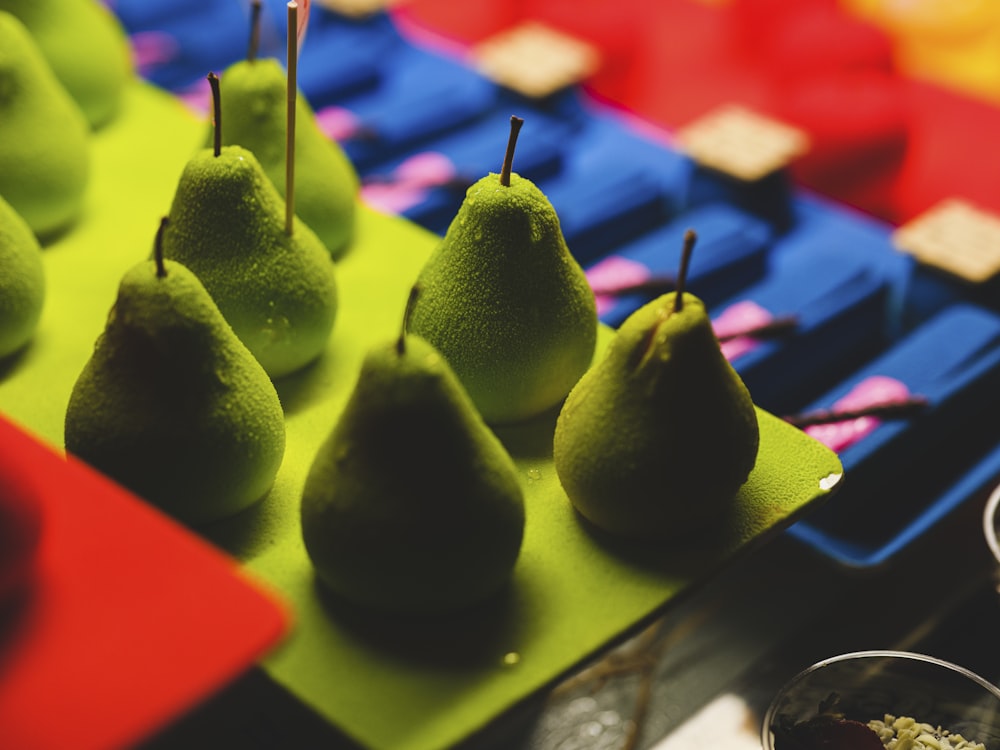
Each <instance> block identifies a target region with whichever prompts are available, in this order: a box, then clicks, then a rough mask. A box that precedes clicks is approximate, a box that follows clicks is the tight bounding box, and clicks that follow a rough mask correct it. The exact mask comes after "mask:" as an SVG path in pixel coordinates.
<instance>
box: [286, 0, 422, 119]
mask: <svg viewBox="0 0 1000 750" xmlns="http://www.w3.org/2000/svg"><path fill="white" fill-rule="evenodd" d="M271 5H272V8H271V13H272V14H274V15H276V16H278V17H279V18H280V21H278V20H277V19H276V25H277V26H278V27H279V28H281V29H284V28H285V26H286V24H285V17H286V16H285V14H286V13H287V10H286V3H284V2H281V3H277V4H276V3H274V2H273V0H272V2H271ZM410 48H411V47H410V46H409V45H408V44H407V43H406V42H405V41H404V40H403V38H402V37H401V36H400V35H399V32H398V31H397V30H396V27H395V25H393V23H392V20H391V19H390V17H389V16H388V14H386V13H376V14H373V15H371V16H369V17H367V18H364V19H351V18H345V17H343V16H341V15H338V14H336V13H333V12H332V11H329V10H326V9H325V8H323V7H322V6H321V5H320V4H319V3H313V5H312V10H311V12H310V18H309V28H308V29H307V31H306V39H305V43H304V44H303V45H302V49H301V50H300V51H299V63H298V83H299V88H300V89H301V90H302V93H303V94H304V95H305V96H306V98H307V99H308V100H309V102H310V103H311V104H312V105H313V108H319V107H321V106H323V105H325V104H329V103H331V102H334V101H340V100H342V99H345V98H347V97H349V96H354V95H357V94H360V93H361V92H363V91H368V90H371V89H373V88H375V87H376V86H378V85H379V83H380V81H381V80H382V77H383V76H384V75H385V68H386V66H387V61H393V60H395V58H396V56H397V54H398V53H399V52H400V51H401V50H403V49H410ZM280 56H281V58H282V59H284V57H285V55H284V54H281V55H280Z"/></svg>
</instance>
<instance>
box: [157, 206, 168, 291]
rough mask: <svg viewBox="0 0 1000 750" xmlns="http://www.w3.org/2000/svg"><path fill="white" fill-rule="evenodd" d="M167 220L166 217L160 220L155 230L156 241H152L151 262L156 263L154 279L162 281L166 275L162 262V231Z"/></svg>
mask: <svg viewBox="0 0 1000 750" xmlns="http://www.w3.org/2000/svg"><path fill="white" fill-rule="evenodd" d="M168 221H169V220H168V219H167V217H166V216H164V217H163V218H162V219H160V226H159V227H158V228H157V230H156V239H155V240H153V260H154V261H156V278H158V279H163V278H166V275H167V266H166V264H164V262H163V230H164V229H166V228H167V222H168Z"/></svg>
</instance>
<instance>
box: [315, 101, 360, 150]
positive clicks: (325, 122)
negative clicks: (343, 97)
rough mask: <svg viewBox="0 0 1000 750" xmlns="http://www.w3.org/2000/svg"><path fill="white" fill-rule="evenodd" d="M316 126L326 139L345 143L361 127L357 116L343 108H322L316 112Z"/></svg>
mask: <svg viewBox="0 0 1000 750" xmlns="http://www.w3.org/2000/svg"><path fill="white" fill-rule="evenodd" d="M316 124H317V125H319V129H320V130H322V131H323V134H324V135H326V137H327V138H330V139H331V140H334V141H346V140H347V139H348V138H351V137H352V136H354V134H355V133H357V132H358V128H359V127H360V126H361V122H360V121H359V120H358V117H357V115H355V114H354V113H353V112H351V111H350V110H349V109H344V108H343V107H337V106H333V105H331V106H329V107H323V108H322V109H320V110H319V111H318V112H316Z"/></svg>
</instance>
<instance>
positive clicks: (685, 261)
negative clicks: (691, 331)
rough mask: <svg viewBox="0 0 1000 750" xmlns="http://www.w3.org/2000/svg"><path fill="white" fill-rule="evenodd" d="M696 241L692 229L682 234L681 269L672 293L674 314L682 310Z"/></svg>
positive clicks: (696, 238) (696, 237)
mask: <svg viewBox="0 0 1000 750" xmlns="http://www.w3.org/2000/svg"><path fill="white" fill-rule="evenodd" d="M697 241H698V235H697V234H695V231H694V230H693V229H689V230H687V231H686V232H685V233H684V249H683V250H682V251H681V267H680V270H679V271H678V272H677V291H676V292H675V293H674V294H675V296H674V312H675V313H679V312H680V311H681V310H683V309H684V286H685V285H686V284H687V275H688V266H689V265H690V263H691V253H692V252H693V251H694V245H695V243H696V242H697Z"/></svg>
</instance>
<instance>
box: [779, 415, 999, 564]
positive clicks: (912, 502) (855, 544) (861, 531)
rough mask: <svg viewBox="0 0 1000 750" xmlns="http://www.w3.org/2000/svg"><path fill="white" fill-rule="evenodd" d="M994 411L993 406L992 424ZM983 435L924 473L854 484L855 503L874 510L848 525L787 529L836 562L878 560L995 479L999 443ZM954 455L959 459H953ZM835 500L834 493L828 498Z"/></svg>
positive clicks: (892, 555)
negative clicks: (888, 499) (883, 504)
mask: <svg viewBox="0 0 1000 750" xmlns="http://www.w3.org/2000/svg"><path fill="white" fill-rule="evenodd" d="M998 416H1000V415H998V414H997V409H996V408H994V409H993V410H992V420H993V424H994V425H995V424H996V420H997V417H998ZM984 437H985V436H984V434H983V431H982V430H980V431H978V432H977V434H976V435H975V440H974V441H972V442H970V441H968V440H964V439H963V441H962V446H961V450H960V451H953V452H952V453H950V454H949V453H946V452H942V454H941V455H938V456H935V458H934V460H933V461H928V462H927V463H925V464H923V466H924V467H925V468H926V469H928V471H926V472H919V471H915V472H909V473H906V474H903V475H902V476H897V475H895V474H893V475H890V476H886V477H883V478H882V480H881V481H876V482H872V483H869V485H868V486H867V487H863V488H858V489H857V493H856V494H857V496H858V498H857V499H856V500H854V501H853V502H854V503H855V504H856V505H859V506H860V505H862V504H865V503H866V502H868V501H869V500H870V501H871V502H872V503H873V505H874V507H875V508H876V510H877V511H879V512H877V513H874V514H872V515H871V516H870V517H864V518H863V520H862V521H860V522H859V523H858V524H857V525H855V526H854V527H852V528H849V529H846V530H844V529H841V530H833V529H828V528H825V527H824V526H823V525H821V524H820V525H817V524H814V523H813V522H811V521H800V522H799V523H797V524H795V525H794V526H792V527H791V528H789V529H788V534H789V535H790V536H792V537H794V538H796V539H798V540H799V541H801V542H804V543H805V544H807V545H808V546H810V547H811V548H812V549H813V550H814V551H815V552H817V553H819V554H822V555H823V556H825V557H827V558H829V559H832V560H834V561H835V562H837V563H839V564H841V565H845V566H848V567H852V568H858V569H868V568H873V567H876V566H879V565H884V564H886V563H888V562H890V561H891V560H892V559H894V558H895V557H896V556H897V555H899V554H900V553H902V552H903V551H904V550H906V549H907V548H908V547H909V546H910V545H911V544H913V543H914V542H916V541H917V540H918V539H920V537H921V536H923V535H924V534H926V533H927V532H928V531H930V530H931V529H932V528H934V526H935V525H936V524H937V523H939V522H940V521H941V520H942V519H944V518H945V517H946V516H947V515H948V514H949V513H951V512H952V511H954V510H955V509H956V508H957V507H959V506H960V505H962V504H963V503H965V502H967V501H968V500H970V499H971V498H973V497H976V496H977V495H980V494H981V493H983V492H985V491H986V490H988V489H990V488H992V487H994V486H995V485H996V482H997V481H998V480H1000V444H998V443H997V441H996V437H995V435H994V437H993V438H992V439H984ZM959 456H960V457H961V459H962V460H961V461H958V460H956V459H957V458H958V457H959ZM942 459H944V460H942ZM847 486H850V485H845V490H844V491H846V487H847ZM885 497H894V498H898V499H899V501H900V502H898V503H892V504H889V505H888V506H887V507H884V508H881V509H880V506H879V499H880V498H885ZM836 501H837V497H836V496H834V498H833V499H832V500H831V502H836Z"/></svg>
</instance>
